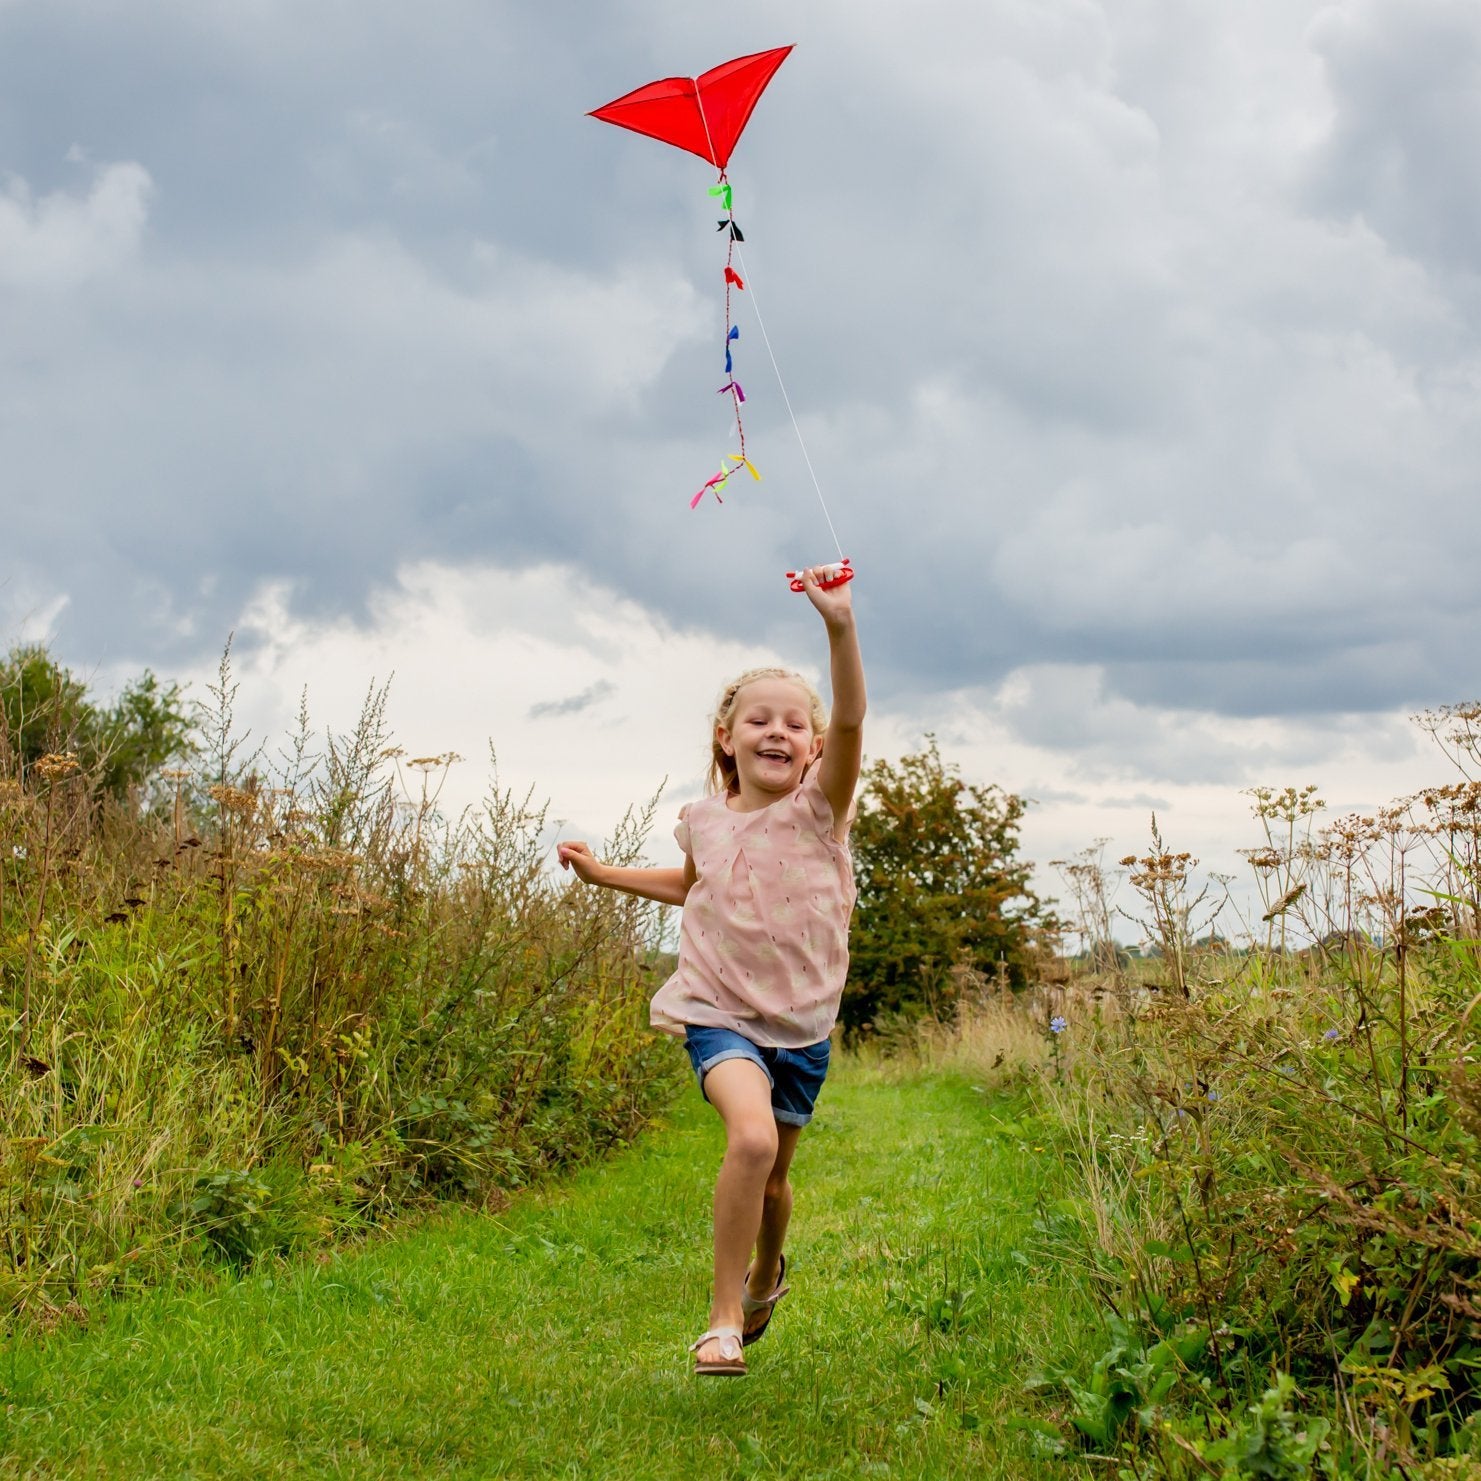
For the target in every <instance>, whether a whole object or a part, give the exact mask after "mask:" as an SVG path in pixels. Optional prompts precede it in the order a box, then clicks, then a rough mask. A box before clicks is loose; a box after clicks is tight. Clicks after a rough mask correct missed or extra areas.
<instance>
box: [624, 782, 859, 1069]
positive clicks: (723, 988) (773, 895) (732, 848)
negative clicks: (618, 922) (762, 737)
mask: <svg viewBox="0 0 1481 1481" xmlns="http://www.w3.org/2000/svg"><path fill="white" fill-rule="evenodd" d="M674 837H675V838H677V839H678V840H679V847H680V848H682V849H683V850H684V852H685V853H686V854H688V855H689V856H690V857H691V858H692V859H693V860H694V870H695V874H696V876H697V878H696V880H695V883H694V885H693V886H692V887H691V889H690V891H689V896H688V898H687V899H686V900H685V901H684V919H683V925H682V927H681V930H680V935H679V965H678V969H677V970H676V971H675V972H674V975H673V976H672V977H670V978H669V980H668V981H667V982H665V983H664V985H663V986H662V987H661V988H659V990H658V991H657V993H655V994H654V997H653V1002H652V1005H651V1008H650V1019H651V1022H652V1024H653V1027H654V1028H656V1029H661V1030H663V1032H664V1033H669V1034H676V1035H678V1036H679V1037H680V1038H682V1037H683V1034H684V1026H685V1025H686V1024H694V1025H695V1026H696V1027H700V1026H703V1027H706V1028H728V1029H732V1030H733V1031H734V1032H736V1033H738V1034H743V1035H744V1036H745V1037H746V1038H748V1039H750V1040H751V1042H752V1043H753V1044H764V1045H768V1046H771V1047H774V1048H779V1049H801V1048H803V1047H804V1046H805V1045H808V1044H816V1043H818V1042H819V1041H820V1040H822V1039H826V1038H827V1037H828V1034H829V1031H830V1030H831V1029H832V1027H833V1023H834V1020H835V1019H836V1018H837V1017H838V1000H839V998H840V997H841V996H842V995H843V980H844V977H845V976H846V975H847V973H848V921H849V915H850V914H851V913H852V911H853V908H854V896H855V893H856V891H855V888H854V870H853V864H852V861H851V860H850V858H849V851H848V848H847V846H846V845H844V844H841V843H839V842H838V840H837V839H836V838H834V837H833V808H832V807H831V805H830V804H829V802H828V799H827V797H825V796H824V795H823V789H822V787H821V786H819V784H818V780H817V773H816V769H814V771H813V772H812V773H811V774H810V775H808V776H807V777H805V778H804V779H803V782H802V785H801V786H800V787H798V788H797V790H796V791H795V792H790V793H788V794H787V796H785V797H780V798H778V799H777V800H776V801H775V802H773V803H771V804H770V805H769V806H767V807H762V808H757V809H756V810H755V811H753V812H735V811H733V810H732V809H731V808H729V807H728V806H727V805H726V799H725V797H724V796H719V797H706V798H704V800H703V801H700V802H691V803H690V804H689V805H688V806H687V807H683V808H681V809H680V810H679V823H678V826H677V827H676V828H675V829H674Z"/></svg>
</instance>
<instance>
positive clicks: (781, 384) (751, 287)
mask: <svg viewBox="0 0 1481 1481" xmlns="http://www.w3.org/2000/svg"><path fill="white" fill-rule="evenodd" d="M735 255H736V256H737V257H739V258H740V265H741V271H742V272H744V273H745V275H746V287H747V291H748V292H749V293H750V295H751V311H752V312H753V313H754V314H755V315H756V325H757V327H758V328H759V329H760V330H761V340H762V343H763V344H765V346H766V354H767V357H768V358H769V359H770V360H771V368H772V370H773V372H775V374H776V383H777V389H778V390H779V391H780V392H781V393H782V404H783V405H784V406H785V407H786V408H787V415H788V416H789V417H791V419H792V430H793V431H794V432H795V433H796V434H797V446H798V447H800V448H801V449H802V461H803V462H804V463H806V464H807V472H808V477H809V478H811V479H812V486H813V490H814V492H815V493H816V494H817V496H818V505H819V507H820V508H821V509H822V511H823V518H824V519H825V520H827V522H828V533H829V534H830V535H832V536H833V544H834V545H835V546H836V547H837V549H838V558H839V560H845V559H847V557H845V555H844V553H843V542H842V541H841V540H840V539H839V538H838V531H837V530H836V529H834V528H833V516H832V515H831V514H829V513H828V501H827V500H826V499H825V498H824V497H823V486H822V484H820V483H819V482H818V475H817V473H816V471H815V470H814V468H813V465H812V459H811V458H810V457H809V456H808V453H807V443H806V442H805V441H804V440H803V436H802V428H801V427H800V426H798V424H797V413H796V412H794V411H793V410H792V398H791V397H790V396H788V395H787V383H786V382H785V381H784V380H783V379H782V371H781V367H780V366H779V365H778V364H777V363H776V352H775V351H774V350H773V349H772V347H771V336H770V335H769V334H768V333H767V332H766V321H765V320H764V319H763V318H762V317H761V305H760V304H759V303H758V302H757V301H756V284H755V282H754V280H753V279H752V277H751V273H750V269H749V268H747V267H746V254H745V253H744V252H742V251H741V250H740V248H739V247H736V249H735Z"/></svg>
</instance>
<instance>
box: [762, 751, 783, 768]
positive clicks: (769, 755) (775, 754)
mask: <svg viewBox="0 0 1481 1481" xmlns="http://www.w3.org/2000/svg"><path fill="white" fill-rule="evenodd" d="M756 755H757V756H758V757H759V758H760V759H761V760H762V761H780V762H781V764H782V765H783V766H790V765H791V764H792V758H791V757H790V756H788V755H787V754H786V753H785V752H783V751H757V752H756Z"/></svg>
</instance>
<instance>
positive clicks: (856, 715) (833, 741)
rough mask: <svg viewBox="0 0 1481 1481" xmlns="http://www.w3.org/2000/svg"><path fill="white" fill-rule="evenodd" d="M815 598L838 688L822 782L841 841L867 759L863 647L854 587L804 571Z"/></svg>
mask: <svg viewBox="0 0 1481 1481" xmlns="http://www.w3.org/2000/svg"><path fill="white" fill-rule="evenodd" d="M802 579H803V582H804V583H805V590H806V592H807V595H808V598H809V600H810V601H811V602H812V604H813V606H814V607H816V608H817V609H818V612H819V613H820V614H821V616H822V618H823V625H824V627H826V628H827V630H828V668H829V681H830V685H831V687H832V691H833V692H832V701H833V704H832V714H831V716H830V717H829V720H828V734H827V737H826V739H825V740H824V742H823V755H822V759H821V760H820V761H819V762H818V785H819V786H821V787H822V789H823V796H825V797H826V798H827V799H828V804H829V806H830V807H831V808H832V809H833V827H834V832H835V835H836V836H837V837H838V838H839V839H840V841H841V840H842V839H843V838H844V837H845V836H846V835H847V832H848V810H849V807H850V805H851V804H852V803H853V800H854V788H855V787H856V786H857V785H858V782H859V767H860V766H861V765H862V764H863V760H864V711H865V709H866V708H867V703H866V698H865V693H864V660H863V657H862V656H861V654H860V652H859V634H858V629H857V628H856V627H855V626H854V604H853V596H852V593H851V588H850V586H849V585H847V584H845V585H843V586H835V587H834V588H833V590H832V591H824V590H823V588H822V586H821V585H820V584H819V583H820V580H821V572H820V571H819V570H817V569H814V570H811V571H804V572H803V575H802Z"/></svg>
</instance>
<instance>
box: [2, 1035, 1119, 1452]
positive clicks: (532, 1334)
mask: <svg viewBox="0 0 1481 1481" xmlns="http://www.w3.org/2000/svg"><path fill="white" fill-rule="evenodd" d="M1035 1130H1036V1127H1035V1125H1034V1123H1033V1122H1032V1120H1030V1119H1027V1112H1026V1109H1025V1107H1024V1105H1023V1104H1022V1103H1021V1102H1020V1101H1018V1100H1015V1099H1013V1098H1011V1097H1002V1096H997V1095H994V1094H984V1093H983V1092H981V1091H980V1090H977V1089H975V1088H974V1087H973V1086H972V1085H971V1084H969V1083H968V1082H966V1081H963V1080H960V1079H953V1078H914V1079H906V1080H889V1079H885V1078H882V1077H881V1076H879V1075H878V1074H876V1073H873V1072H871V1071H868V1070H866V1069H863V1068H860V1067H857V1066H850V1065H847V1064H845V1065H843V1066H840V1067H839V1069H838V1070H836V1071H835V1074H834V1075H833V1077H831V1078H830V1080H829V1083H828V1086H827V1089H826V1090H825V1091H824V1094H823V1097H822V1100H821V1102H820V1104H819V1112H818V1116H817V1118H816V1119H815V1121H814V1123H813V1126H812V1127H811V1128H810V1129H809V1131H808V1132H807V1133H805V1134H804V1136H803V1138H802V1142H801V1146H800V1149H799V1152H798V1155H797V1160H796V1164H795V1168H794V1183H795V1185H796V1187H797V1190H798V1192H797V1213H796V1217H795V1220H794V1225H793V1238H792V1240H791V1243H790V1248H789V1266H790V1272H791V1278H792V1294H791V1295H790V1296H789V1297H788V1298H787V1300H786V1301H784V1302H783V1303H782V1305H781V1307H780V1308H779V1309H778V1312H777V1316H776V1319H775V1321H774V1322H773V1325H772V1329H771V1332H770V1333H769V1334H768V1335H767V1337H766V1339H765V1341H764V1342H762V1343H760V1344H759V1345H757V1346H755V1347H752V1348H750V1349H748V1350H747V1351H748V1356H749V1357H750V1360H751V1373H750V1376H749V1377H747V1378H746V1379H743V1380H705V1381H696V1380H694V1379H693V1378H692V1377H690V1376H689V1371H688V1363H689V1360H688V1357H687V1354H686V1353H685V1351H684V1349H685V1347H686V1345H687V1343H688V1342H689V1341H690V1340H691V1339H692V1338H693V1337H694V1336H696V1335H697V1334H698V1333H699V1332H700V1331H701V1330H703V1319H704V1317H705V1315H706V1309H707V1304H708V1284H709V1282H708V1270H707V1267H708V1253H707V1249H706V1244H705V1240H706V1236H707V1220H708V1203H709V1195H710V1190H711V1187H712V1183H713V1174H714V1171H715V1168H716V1166H717V1164H718V1159H719V1155H720V1150H721V1139H720V1135H719V1127H718V1123H717V1121H716V1119H715V1118H714V1116H713V1114H712V1113H710V1112H709V1111H708V1109H707V1108H706V1107H704V1106H703V1105H702V1104H701V1103H700V1102H699V1100H698V1097H697V1096H695V1095H693V1094H692V1093H691V1094H690V1095H689V1096H687V1097H686V1098H685V1099H684V1101H683V1102H682V1103H681V1105H680V1106H678V1107H677V1108H676V1110H675V1112H674V1115H673V1118H672V1120H671V1122H670V1123H669V1125H668V1126H666V1127H665V1128H664V1129H662V1130H659V1131H656V1132H655V1133H653V1134H652V1135H650V1136H649V1137H647V1138H645V1140H644V1141H643V1143H642V1144H641V1145H640V1146H639V1147H637V1148H635V1149H633V1150H632V1151H630V1152H628V1153H626V1154H624V1155H623V1156H621V1157H620V1158H618V1159H616V1160H614V1161H612V1162H610V1163H607V1164H605V1165H603V1166H600V1167H596V1168H592V1169H589V1170H588V1171H586V1172H584V1173H583V1174H581V1175H580V1176H579V1177H577V1178H575V1179H573V1180H571V1181H569V1182H567V1183H565V1184H563V1185H562V1186H561V1187H559V1188H557V1189H554V1190H550V1191H547V1192H543V1193H539V1194H534V1195H530V1196H528V1197H525V1198H523V1199H521V1200H519V1201H518V1202H517V1203H516V1204H515V1205H514V1206H513V1207H512V1208H510V1209H509V1210H508V1211H507V1212H506V1213H504V1214H503V1215H501V1216H500V1217H499V1218H497V1219H495V1218H491V1217H479V1216H477V1215H473V1214H465V1213H459V1214H451V1215H448V1216H445V1217H439V1218H438V1219H436V1220H434V1221H431V1222H429V1223H427V1224H425V1225H423V1226H422V1227H420V1228H417V1229H414V1230H410V1231H408V1232H406V1233H405V1234H403V1235H401V1236H398V1237H396V1238H394V1239H387V1240H384V1241H381V1242H377V1243H375V1244H373V1245H371V1246H369V1247H367V1248H365V1249H362V1250H357V1251H352V1252H349V1253H347V1254H345V1255H343V1256H340V1257H334V1258H330V1259H328V1260H326V1261H323V1262H305V1263H302V1264H295V1265H292V1266H285V1267H279V1268H276V1269H273V1270H271V1271H262V1272H259V1273H257V1274H254V1275H253V1276H251V1277H249V1278H248V1279H246V1280H243V1281H240V1282H229V1283H223V1284H221V1285H220V1286H218V1287H216V1288H215V1289H211V1290H207V1291H192V1292H184V1293H179V1294H172V1295H160V1296H157V1297H154V1298H150V1299H145V1300H141V1301H139V1302H135V1303H131V1304H129V1305H127V1306H124V1307H121V1308H118V1309H116V1310H115V1311H113V1312H111V1313H110V1314H108V1315H107V1316H106V1317H105V1318H103V1319H100V1321H99V1322H97V1323H96V1324H95V1326H94V1328H93V1330H91V1331H89V1332H85V1333H75V1334H72V1335H69V1336H67V1337H64V1338H58V1339H53V1340H52V1341H50V1342H48V1343H46V1344H44V1345H34V1344H20V1345H17V1344H14V1343H7V1344H5V1345H4V1346H3V1347H0V1476H32V1475H35V1476H52V1475H57V1476H61V1475H65V1476H156V1475H157V1476H202V1477H204V1476H329V1477H371V1476H377V1477H378V1476H388V1477H389V1476H408V1477H410V1476H416V1477H422V1476H426V1477H433V1476H489V1477H525V1476H529V1477H545V1476H552V1477H553V1476H570V1477H577V1476H579V1477H619V1478H629V1477H632V1478H647V1477H653V1478H664V1481H668V1478H678V1477H689V1476H698V1477H715V1478H721V1477H734V1476H747V1477H749V1476H787V1477H798V1478H802V1477H817V1478H824V1477H827V1478H834V1477H853V1476H893V1477H943V1478H947V1477H957V1476H972V1477H988V1478H992V1477H1002V1478H1010V1477H1011V1478H1014V1481H1019V1478H1032V1477H1036V1476H1039V1475H1044V1476H1048V1475H1054V1476H1055V1477H1059V1478H1067V1477H1071V1476H1073V1475H1078V1474H1081V1473H1080V1471H1079V1469H1078V1468H1077V1467H1075V1466H1073V1465H1066V1463H1065V1462H1064V1461H1059V1462H1057V1463H1050V1462H1048V1461H1046V1460H1042V1459H1037V1458H1036V1456H1037V1455H1038V1454H1039V1453H1040V1452H1039V1451H1038V1450H1036V1447H1035V1441H1034V1429H1033V1427H1034V1425H1035V1424H1036V1423H1037V1421H1035V1420H1033V1419H1032V1418H1030V1417H1025V1416H1028V1415H1030V1414H1031V1406H1030V1405H1029V1403H1028V1401H1027V1400H1026V1399H1025V1398H1024V1396H1023V1387H1022V1385H1023V1380H1024V1378H1025V1377H1026V1376H1027V1374H1028V1373H1029V1372H1030V1371H1031V1370H1032V1368H1033V1367H1035V1366H1036V1365H1037V1363H1038V1362H1039V1361H1040V1360H1042V1359H1043V1358H1045V1357H1048V1356H1063V1355H1065V1354H1066V1353H1068V1352H1071V1351H1073V1350H1074V1349H1075V1348H1076V1347H1078V1346H1081V1345H1082V1344H1083V1343H1084V1342H1086V1341H1088V1340H1090V1338H1089V1337H1088V1336H1087V1332H1088V1330H1089V1328H1090V1326H1091V1318H1090V1315H1089V1312H1088V1308H1087V1307H1086V1305H1085V1303H1084V1299H1083V1297H1082V1296H1080V1295H1079V1294H1078V1293H1077V1291H1076V1289H1075V1288H1074V1286H1073V1285H1072V1284H1071V1285H1070V1286H1069V1287H1068V1288H1067V1289H1061V1288H1060V1287H1059V1286H1058V1284H1057V1282H1056V1281H1055V1280H1053V1279H1051V1278H1050V1273H1048V1272H1045V1271H1044V1270H1042V1269H1040V1268H1037V1265H1036V1261H1035V1259H1034V1256H1033V1254H1032V1224H1033V1220H1034V1218H1035V1215H1036V1208H1035V1205H1036V1198H1037V1196H1038V1195H1039V1193H1040V1191H1041V1189H1042V1190H1043V1191H1044V1192H1045V1193H1046V1195H1047V1196H1052V1192H1053V1189H1052V1179H1053V1176H1054V1172H1053V1168H1052V1165H1051V1164H1050V1163H1049V1160H1048V1159H1047V1158H1046V1157H1045V1156H1043V1155H1040V1154H1038V1153H1036V1151H1035V1142H1034V1134H1035ZM1046 1185H1048V1186H1046Z"/></svg>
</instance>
